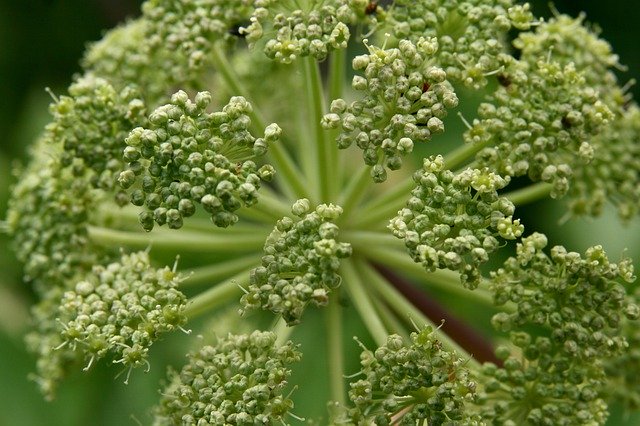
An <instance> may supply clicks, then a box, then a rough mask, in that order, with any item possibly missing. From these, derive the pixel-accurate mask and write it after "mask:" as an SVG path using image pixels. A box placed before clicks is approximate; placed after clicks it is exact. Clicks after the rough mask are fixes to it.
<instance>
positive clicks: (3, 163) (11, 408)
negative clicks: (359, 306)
mask: <svg viewBox="0 0 640 426" xmlns="http://www.w3.org/2000/svg"><path fill="white" fill-rule="evenodd" d="M140 3H141V2H140V1H136V0H66V1H55V0H49V1H46V0H26V1H12V0H0V135H1V137H0V218H4V216H5V211H6V203H7V197H8V189H9V187H10V185H11V182H12V179H13V177H12V174H11V171H12V168H13V166H14V164H19V163H20V162H21V161H24V158H25V153H26V150H27V146H28V144H29V143H30V141H32V140H33V139H34V137H36V136H37V134H38V133H39V132H40V131H41V129H42V127H43V126H44V124H45V123H46V122H47V121H48V119H49V118H48V112H47V105H48V103H49V102H50V98H49V95H47V94H46V92H45V91H44V88H45V87H50V88H51V89H52V90H53V91H54V92H55V93H63V92H64V91H65V87H66V86H67V85H68V84H69V83H70V81H71V78H72V76H73V75H74V73H78V72H80V68H79V66H78V61H79V58H80V57H81V55H82V52H83V51H84V48H85V45H86V43H87V42H88V41H92V40H97V39H99V38H100V37H101V34H102V33H103V32H104V31H105V30H106V29H108V28H111V27H113V26H114V25H116V24H117V23H118V22H122V21H123V20H125V19H126V18H127V17H134V16H136V15H137V13H138V10H139V5H140ZM532 3H533V7H534V11H535V13H536V14H537V15H542V16H548V15H549V13H550V12H549V7H548V3H547V2H546V1H534V2H532ZM631 3H632V2H629V1H628V0H611V1H607V2H602V1H595V0H594V1H575V0H574V1H571V0H566V1H556V2H555V7H556V8H557V9H558V10H560V11H561V12H565V13H568V14H571V15H574V16H575V15H577V14H578V13H580V12H581V11H584V12H586V14H587V17H588V20H589V21H590V22H594V23H597V24H599V25H600V27H601V28H602V30H603V36H604V37H605V38H606V39H607V40H609V41H610V42H611V44H612V45H613V47H614V50H615V51H616V52H617V53H618V54H619V55H620V62H621V63H623V64H626V65H627V66H628V67H629V72H627V73H625V74H622V75H621V81H623V82H624V81H627V80H629V79H631V78H636V79H637V78H638V77H639V76H640V72H639V71H640V52H639V51H638V46H640V26H639V25H638V24H637V23H638V22H640V8H637V7H633V8H630V6H629V5H630V4H631ZM633 91H634V92H635V94H636V98H638V93H640V91H639V90H638V87H634V88H633ZM518 214H519V216H521V217H523V218H524V219H525V223H526V224H527V226H528V229H530V230H531V229H537V230H540V231H543V232H545V233H547V234H548V235H549V236H550V240H551V242H552V243H562V244H564V245H565V246H567V247H568V248H570V249H574V250H583V249H584V248H586V247H588V246H590V245H593V244H603V245H604V247H605V248H606V249H607V251H608V252H609V253H610V255H611V256H612V257H613V258H618V257H619V256H621V255H622V254H623V253H624V251H625V249H627V251H626V254H627V255H629V256H632V257H633V258H634V260H635V261H636V265H638V264H640V238H638V236H640V221H638V220H636V221H635V222H633V223H631V224H629V225H628V226H622V225H620V224H619V223H618V222H617V219H616V217H615V214H613V213H611V212H608V213H607V214H605V215H604V216H603V217H602V218H598V219H596V220H577V221H572V222H569V223H564V224H561V223H560V219H561V218H562V216H563V215H564V211H563V208H562V205H561V204H560V203H538V204H535V205H531V206H529V207H528V208H527V209H523V210H522V211H520V212H518ZM31 301H32V294H31V292H30V290H29V288H27V287H26V286H24V285H23V284H22V283H21V272H20V265H18V264H17V262H16V260H15V258H14V257H13V255H12V254H11V252H10V250H9V248H8V243H7V241H6V236H4V235H2V234H0V366H1V367H0V426H4V425H51V426H55V425H66V426H69V425H125V424H131V425H135V424H138V423H139V422H141V423H143V424H146V423H148V419H149V417H148V410H149V407H151V406H152V405H153V403H154V402H155V400H156V398H157V389H158V387H159V385H158V384H159V383H160V381H161V379H162V377H163V376H164V371H162V370H161V369H152V371H151V373H149V374H147V375H144V374H138V375H136V379H135V380H132V381H131V384H130V385H129V386H128V387H124V386H123V385H122V383H121V380H114V378H113V376H114V370H112V369H101V368H96V369H94V370H92V372H91V374H76V375H74V376H73V377H71V378H70V380H68V381H67V382H66V383H65V384H64V385H63V386H62V389H61V391H60V394H59V397H58V399H57V400H56V401H54V402H52V403H47V402H44V401H43V400H42V398H41V396H40V395H39V394H38V392H37V390H36V388H35V386H34V385H33V383H31V382H29V381H28V380H27V375H28V373H29V372H30V371H31V370H32V368H33V365H34V359H33V358H32V357H31V356H30V355H29V354H27V353H26V352H25V350H24V345H23V342H22V335H23V333H24V332H25V330H26V329H27V328H28V306H29V305H30V303H31ZM311 322H313V319H312V320H311ZM310 338H311V339H313V338H315V336H310ZM179 340H180V338H176V339H167V340H166V341H164V342H161V343H159V344H158V346H160V347H155V348H154V352H155V353H156V354H160V355H157V356H162V357H166V358H175V357H178V356H179V355H178V354H181V353H183V352H184V351H183V350H182V349H180V346H181V345H180V344H179ZM307 362H308V364H309V365H313V368H322V365H318V363H321V362H322V360H321V359H320V358H318V359H315V360H314V359H313V358H311V359H308V360H307ZM314 363H315V364H314ZM320 393H322V392H320ZM316 397H317V398H318V399H319V400H322V399H323V398H322V397H321V395H316ZM311 403H312V402H311V401H310V404H311ZM316 405H317V404H316ZM299 408H300V411H299V413H305V411H306V410H305V409H304V408H303V407H299ZM296 411H298V410H296ZM609 424H612V425H622V424H628V425H635V424H640V417H631V418H626V419H624V420H623V419H622V414H621V413H619V412H617V411H616V412H614V414H613V416H612V418H611V420H610V422H609Z"/></svg>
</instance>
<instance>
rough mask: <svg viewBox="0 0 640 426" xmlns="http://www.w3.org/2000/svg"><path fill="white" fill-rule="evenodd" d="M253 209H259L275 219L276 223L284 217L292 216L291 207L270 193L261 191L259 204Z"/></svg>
mask: <svg viewBox="0 0 640 426" xmlns="http://www.w3.org/2000/svg"><path fill="white" fill-rule="evenodd" d="M253 208H257V209H258V210H260V211H261V212H262V213H265V214H267V215H269V216H271V217H272V218H273V219H274V222H275V220H278V219H281V218H282V217H283V216H290V215H291V206H290V205H289V204H287V203H285V202H283V201H282V200H281V199H280V198H278V197H277V196H276V195H275V194H274V193H271V192H270V191H260V192H259V195H258V203H257V204H256V205H255V206H253ZM272 223H273V222H272Z"/></svg>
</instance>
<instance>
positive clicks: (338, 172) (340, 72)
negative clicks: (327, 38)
mask: <svg viewBox="0 0 640 426" xmlns="http://www.w3.org/2000/svg"><path fill="white" fill-rule="evenodd" d="M346 62H347V50H346V49H338V50H334V51H333V52H332V53H331V64H330V68H329V102H331V101H333V100H335V99H341V98H342V97H343V92H344V85H345V80H346V75H345V74H346V73H345V70H346ZM323 112H325V111H323ZM338 134H339V131H338V130H334V131H331V132H329V135H330V138H329V141H330V143H331V144H332V145H334V146H333V149H332V154H333V157H332V158H331V163H330V164H335V167H334V175H333V181H334V182H335V183H336V186H335V189H336V191H337V190H338V187H339V186H340V184H341V182H342V179H343V170H344V167H343V163H342V161H343V160H344V157H345V156H344V155H343V156H340V155H338V149H337V145H335V138H336V137H337V135H338ZM332 195H333V194H332Z"/></svg>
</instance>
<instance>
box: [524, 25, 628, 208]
mask: <svg viewBox="0 0 640 426" xmlns="http://www.w3.org/2000/svg"><path fill="white" fill-rule="evenodd" d="M514 45H515V46H516V47H517V48H518V49H520V50H521V52H522V56H523V57H528V58H532V57H536V56H538V57H540V56H542V55H549V58H550V59H551V60H553V61H556V62H559V63H561V64H563V65H564V64H569V63H572V64H574V65H575V67H576V69H577V70H578V71H579V72H580V73H581V74H582V76H583V77H584V79H585V82H586V83H587V85H588V86H589V87H591V88H593V89H594V90H597V92H598V97H599V98H600V99H601V100H602V102H604V103H605V104H606V105H607V107H608V108H609V109H610V110H611V111H612V113H613V117H612V120H611V124H610V125H609V126H607V127H605V128H604V129H603V130H602V132H601V133H600V134H599V135H597V136H595V137H593V138H591V139H590V140H589V143H590V145H591V147H592V150H593V156H592V157H593V158H592V160H591V161H590V162H589V163H588V164H585V163H583V162H578V163H575V164H573V165H572V168H573V177H572V184H571V188H570V189H569V193H568V198H569V208H570V209H571V212H572V213H573V214H576V215H591V216H597V215H599V214H600V213H601V212H602V210H603V207H604V205H605V203H606V202H607V201H610V202H611V203H612V204H613V205H614V206H616V208H617V209H618V213H619V215H620V217H621V218H623V219H624V220H629V219H631V218H632V217H634V216H635V215H636V214H637V213H638V206H639V205H640V185H639V184H638V183H637V182H638V176H640V160H639V159H640V151H639V150H640V147H639V146H638V144H637V143H636V142H635V141H637V140H638V134H639V132H640V114H639V113H638V108H637V106H635V105H630V100H631V99H630V96H629V95H628V94H626V93H625V92H624V89H623V88H620V87H618V85H617V78H616V75H615V74H614V72H613V70H612V69H613V68H618V69H620V68H621V65H619V63H618V56H617V55H615V54H614V53H613V52H612V51H611V46H610V45H609V43H608V42H606V41H605V40H603V39H601V38H599V37H598V32H597V31H594V30H593V29H590V28H588V27H587V26H585V23H584V16H581V17H579V18H576V19H574V18H571V17H569V16H566V15H560V16H557V17H555V18H553V19H551V20H549V21H548V22H546V23H544V24H542V25H540V26H539V27H538V28H537V29H536V31H535V32H531V33H522V34H520V35H519V37H518V38H517V39H516V40H515V41H514Z"/></svg>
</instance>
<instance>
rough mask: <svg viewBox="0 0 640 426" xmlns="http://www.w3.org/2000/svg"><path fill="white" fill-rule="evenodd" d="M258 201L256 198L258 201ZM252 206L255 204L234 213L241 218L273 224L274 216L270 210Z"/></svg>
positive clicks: (263, 223) (262, 223)
mask: <svg viewBox="0 0 640 426" xmlns="http://www.w3.org/2000/svg"><path fill="white" fill-rule="evenodd" d="M259 202H260V201H259V200H258V203H259ZM254 207H255V206H251V207H243V208H241V209H239V210H238V211H236V214H237V215H238V216H240V218H242V219H248V220H250V221H253V222H256V223H258V224H261V225H268V226H270V227H271V226H273V224H274V223H273V222H274V219H275V216H274V215H273V214H272V213H271V212H267V211H265V209H257V208H254Z"/></svg>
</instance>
